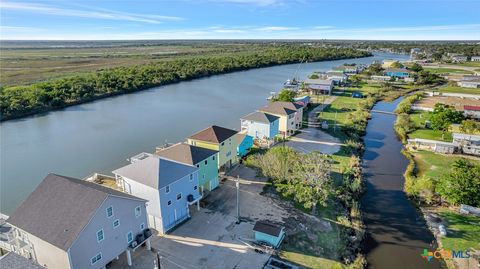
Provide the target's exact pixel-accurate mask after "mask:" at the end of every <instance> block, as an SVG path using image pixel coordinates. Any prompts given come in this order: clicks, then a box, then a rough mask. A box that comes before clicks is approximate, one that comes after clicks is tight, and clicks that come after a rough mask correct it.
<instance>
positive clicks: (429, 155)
mask: <svg viewBox="0 0 480 269" xmlns="http://www.w3.org/2000/svg"><path fill="white" fill-rule="evenodd" d="M412 154H413V159H414V160H415V164H416V176H417V177H421V176H424V175H425V176H428V177H430V178H438V177H440V176H441V175H443V174H445V173H447V172H448V171H449V170H450V167H451V166H452V164H453V163H454V162H455V161H456V160H460V159H461V158H460V157H456V156H449V155H440V154H436V153H433V152H431V151H423V150H420V151H415V152H412Z"/></svg>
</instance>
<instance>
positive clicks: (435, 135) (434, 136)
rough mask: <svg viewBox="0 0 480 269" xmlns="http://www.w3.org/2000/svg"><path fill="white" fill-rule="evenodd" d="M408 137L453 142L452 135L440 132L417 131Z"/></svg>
mask: <svg viewBox="0 0 480 269" xmlns="http://www.w3.org/2000/svg"><path fill="white" fill-rule="evenodd" d="M408 137H409V138H420V139H430V140H439V141H444V142H452V133H450V132H442V131H439V130H430V129H417V130H415V131H413V132H411V133H409V134H408Z"/></svg>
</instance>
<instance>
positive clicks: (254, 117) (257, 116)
mask: <svg viewBox="0 0 480 269" xmlns="http://www.w3.org/2000/svg"><path fill="white" fill-rule="evenodd" d="M242 119H244V120H251V121H255V122H263V123H271V122H274V121H276V120H278V119H279V117H277V116H274V115H270V114H266V113H263V112H259V111H255V112H252V113H250V114H248V115H246V116H244V117H242Z"/></svg>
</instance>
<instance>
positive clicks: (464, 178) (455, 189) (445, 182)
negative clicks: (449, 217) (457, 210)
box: [435, 159, 480, 206]
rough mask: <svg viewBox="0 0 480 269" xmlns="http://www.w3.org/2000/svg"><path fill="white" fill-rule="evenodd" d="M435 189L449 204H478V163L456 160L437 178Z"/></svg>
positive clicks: (479, 174) (479, 166) (479, 199)
mask: <svg viewBox="0 0 480 269" xmlns="http://www.w3.org/2000/svg"><path fill="white" fill-rule="evenodd" d="M435 190H436V191H437V192H438V193H439V194H440V195H441V196H442V198H444V199H445V200H447V201H448V202H449V203H451V204H454V205H458V204H468V205H471V206H480V191H479V190H480V165H478V164H474V163H471V162H469V161H467V160H465V159H462V160H458V161H456V162H455V163H453V165H452V168H451V170H450V172H449V173H447V174H445V175H443V176H441V177H440V178H439V179H438V181H437V182H436V187H435Z"/></svg>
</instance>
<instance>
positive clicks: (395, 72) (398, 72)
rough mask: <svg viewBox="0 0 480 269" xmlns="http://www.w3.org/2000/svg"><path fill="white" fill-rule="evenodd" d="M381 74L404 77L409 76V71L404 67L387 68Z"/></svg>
mask: <svg viewBox="0 0 480 269" xmlns="http://www.w3.org/2000/svg"><path fill="white" fill-rule="evenodd" d="M383 74H384V75H385V76H389V77H394V78H406V77H409V76H410V71H409V70H407V69H405V68H387V69H385V71H384V72H383Z"/></svg>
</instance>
